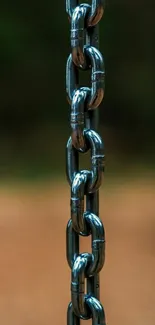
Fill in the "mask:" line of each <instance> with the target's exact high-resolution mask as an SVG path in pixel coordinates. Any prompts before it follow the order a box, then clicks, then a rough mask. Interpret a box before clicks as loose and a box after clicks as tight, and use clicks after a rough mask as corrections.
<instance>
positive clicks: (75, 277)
mask: <svg viewBox="0 0 155 325" xmlns="http://www.w3.org/2000/svg"><path fill="white" fill-rule="evenodd" d="M91 260H92V256H91V254H89V253H83V254H80V255H79V256H78V257H77V258H76V260H75V262H74V264H73V268H72V282H71V299H72V304H73V310H74V313H75V315H77V316H78V317H80V318H82V319H85V320H86V319H89V318H90V317H91V313H90V310H89V309H88V308H87V305H86V303H85V291H86V290H85V277H86V270H87V268H88V265H89V264H90V263H91Z"/></svg>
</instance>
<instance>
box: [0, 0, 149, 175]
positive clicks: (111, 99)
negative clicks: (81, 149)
mask: <svg viewBox="0 0 155 325" xmlns="http://www.w3.org/2000/svg"><path fill="white" fill-rule="evenodd" d="M154 9H155V6H154V4H153V5H151V2H150V5H149V1H148V2H147V4H146V1H144V0H142V1H140V0H126V1H125V0H119V1H116V0H107V1H106V10H105V15H104V19H102V21H101V23H100V50H101V52H102V53H103V55H104V60H105V68H106V91H105V99H104V102H103V103H102V105H101V106H100V108H99V111H100V132H101V134H102V136H103V139H104V142H105V149H106V161H107V162H106V165H107V173H109V175H115V174H119V172H121V173H122V172H127V173H128V174H132V173H133V172H134V171H135V172H136V173H137V172H139V171H140V170H143V168H146V167H147V170H148V169H150V170H153V168H154V164H155V154H154V150H153V149H154V140H155V128H154V123H155V109H154V104H155V97H154V91H153V85H154V81H155V80H154V79H155V77H154V65H155V63H154V55H155V42H154V12H155V10H154ZM0 44H1V50H0V63H1V73H0V101H1V103H0V148H1V149H0V161H1V164H0V176H1V179H2V178H4V179H6V178H7V179H10V180H11V179H18V178H19V179H22V178H23V179H33V178H34V179H37V178H40V177H43V178H44V177H49V176H50V175H53V174H54V175H56V174H58V173H59V174H61V173H62V175H63V174H64V171H65V145H66V141H67V139H68V136H69V134H70V127H69V111H70V107H69V105H68V103H67V101H66V93H65V65H66V60H67V57H68V54H69V52H70V43H69V22H68V19H67V15H66V13H65V2H64V1H61V2H59V1H48V0H44V1H40V2H38V1H35V0H33V1H22V2H21V1H17V0H16V1H15V2H12V1H5V2H2V4H1V13H0ZM57 172H58V173H57Z"/></svg>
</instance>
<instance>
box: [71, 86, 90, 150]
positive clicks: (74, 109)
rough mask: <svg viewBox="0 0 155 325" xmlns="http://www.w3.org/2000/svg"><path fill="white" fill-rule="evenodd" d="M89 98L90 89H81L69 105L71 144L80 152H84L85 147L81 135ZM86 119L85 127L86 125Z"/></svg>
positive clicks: (82, 135)
mask: <svg viewBox="0 0 155 325" xmlns="http://www.w3.org/2000/svg"><path fill="white" fill-rule="evenodd" d="M89 96H90V89H89V88H86V87H83V88H80V89H77V90H76V91H75V92H74V95H73V100H72V105H71V128H72V134H71V137H72V144H73V146H74V148H76V149H77V150H79V151H81V152H86V150H87V146H86V142H85V137H84V134H83V131H84V127H85V125H86V122H85V121H86V103H87V100H88V97H89ZM88 122H89V121H88V117H87V125H88Z"/></svg>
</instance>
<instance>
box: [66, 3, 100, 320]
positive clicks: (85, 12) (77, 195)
mask: <svg viewBox="0 0 155 325" xmlns="http://www.w3.org/2000/svg"><path fill="white" fill-rule="evenodd" d="M104 7H105V4H104V0H92V3H91V5H89V4H86V3H83V4H79V0H66V11H67V14H68V17H69V21H70V24H71V37H70V38H71V54H70V55H69V57H68V60H67V64H66V92H67V97H68V101H69V103H70V106H71V117H70V125H71V136H70V138H69V140H68V142H67V146H66V174H67V179H68V182H69V185H70V188H71V200H70V206H71V218H70V220H69V222H68V224H67V230H66V254H67V261H68V264H69V267H70V268H71V302H70V304H69V306H68V311H67V325H80V320H81V319H83V320H88V319H92V324H93V325H105V324H106V322H105V314H104V309H103V306H102V305H101V303H100V300H99V299H100V296H99V294H100V292H99V291H100V290H99V289H100V287H99V285H100V284H99V272H100V271H101V269H102V267H103V265H104V260H105V233H104V227H103V224H102V221H101V220H100V218H99V187H100V185H101V182H102V177H103V171H104V145H103V142H102V139H101V137H100V135H99V134H98V133H97V124H98V123H97V122H98V114H97V110H96V109H97V108H98V106H99V105H100V103H101V101H102V99H103V97H104V88H105V85H104V79H105V70H104V61H103V57H102V55H101V53H100V51H99V50H98V47H99V45H98V44H99V38H98V22H99V21H100V19H101V18H102V15H103V12H104ZM80 70H81V71H87V70H90V71H91V86H90V87H81V86H80V82H79V79H80V78H79V72H80ZM86 152H90V161H91V170H80V169H79V158H80V153H81V154H84V153H86ZM80 236H91V246H92V253H91V254H90V253H80V251H79V244H80Z"/></svg>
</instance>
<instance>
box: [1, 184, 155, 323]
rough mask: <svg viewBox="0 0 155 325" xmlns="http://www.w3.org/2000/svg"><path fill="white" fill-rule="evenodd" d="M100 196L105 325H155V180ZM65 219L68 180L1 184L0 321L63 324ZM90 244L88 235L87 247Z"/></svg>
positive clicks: (66, 294) (122, 186) (66, 289)
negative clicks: (22, 184)
mask: <svg viewBox="0 0 155 325" xmlns="http://www.w3.org/2000/svg"><path fill="white" fill-rule="evenodd" d="M100 201H101V209H100V210H101V217H102V220H103V222H104V225H105V230H106V241H107V246H106V263H105V267H104V269H103V271H102V272H101V300H102V303H104V307H105V311H106V317H107V321H108V324H109V325H124V324H125V325H154V324H155V184H153V182H151V181H147V182H146V181H140V180H139V181H135V182H130V183H129V184H128V183H125V182H124V183H123V182H122V184H121V183H120V184H118V183H117V182H116V183H115V184H114V183H111V185H109V186H107V187H106V188H105V189H104V190H102V191H101V195H100ZM68 219H69V188H68V185H67V183H65V185H64V184H63V183H62V184H61V183H59V184H58V185H56V186H55V185H54V184H52V183H51V185H46V186H44V187H42V186H36V187H34V186H33V187H26V188H23V187H21V188H20V187H19V188H18V187H16V189H13V187H12V188H10V189H9V187H8V188H5V189H4V188H3V189H1V191H0V257H1V267H0V324H3V325H49V324H55V325H60V324H61V325H63V324H64V325H65V324H66V308H67V304H68V302H69V300H70V270H69V268H68V265H67V262H66V259H65V228H66V223H67V220H68ZM89 245H90V242H89V240H88V239H86V238H85V239H83V241H82V249H83V251H86V250H87V249H90V247H89ZM85 324H90V322H88V321H87V322H85Z"/></svg>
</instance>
